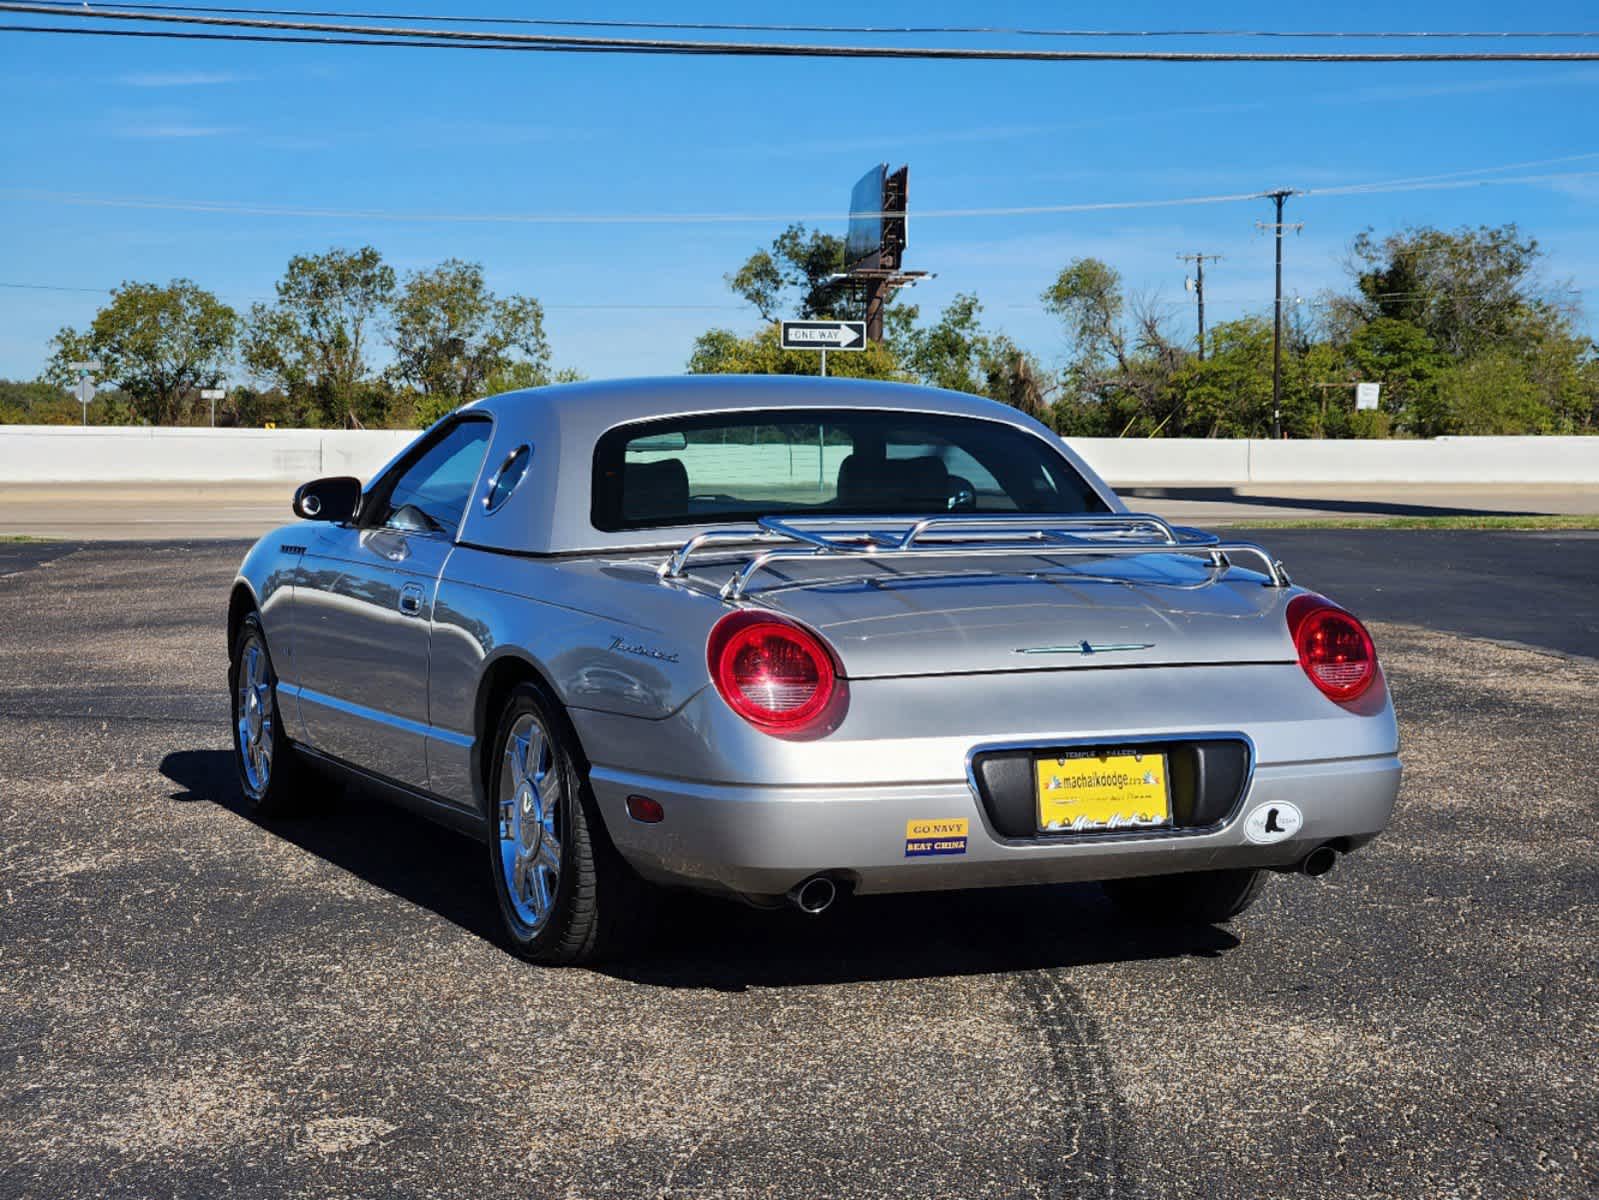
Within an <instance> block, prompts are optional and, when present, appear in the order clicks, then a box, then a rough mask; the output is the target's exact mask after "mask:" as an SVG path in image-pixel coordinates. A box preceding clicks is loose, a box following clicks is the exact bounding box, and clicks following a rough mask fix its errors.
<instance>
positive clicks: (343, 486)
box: [294, 475, 361, 521]
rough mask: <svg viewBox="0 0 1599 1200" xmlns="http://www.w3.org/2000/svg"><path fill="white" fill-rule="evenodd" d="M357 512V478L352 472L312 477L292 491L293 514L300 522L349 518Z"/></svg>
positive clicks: (359, 489)
mask: <svg viewBox="0 0 1599 1200" xmlns="http://www.w3.org/2000/svg"><path fill="white" fill-rule="evenodd" d="M360 511H361V481H360V480H359V479H357V478H355V476H353V475H330V476H329V477H328V478H326V479H313V480H312V481H311V482H310V483H302V484H301V485H300V486H299V487H298V488H296V489H295V490H294V515H295V516H297V517H299V518H300V519H301V520H303V521H350V520H354V519H355V514H356V513H358V512H360Z"/></svg>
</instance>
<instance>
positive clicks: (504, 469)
mask: <svg viewBox="0 0 1599 1200" xmlns="http://www.w3.org/2000/svg"><path fill="white" fill-rule="evenodd" d="M532 461H533V447H531V446H518V447H517V448H516V449H515V450H513V451H511V453H510V454H508V455H507V456H506V458H505V461H504V462H502V463H501V464H500V469H499V470H497V471H495V472H494V474H493V475H492V476H491V477H490V479H489V486H488V490H487V491H486V492H484V493H483V508H484V511H486V512H494V511H495V510H496V509H498V508H499V507H500V505H502V504H504V503H505V501H506V500H507V499H508V498H509V497H510V495H511V493H512V492H514V491H516V485H517V484H519V483H521V482H522V477H523V476H524V475H526V474H527V465H528V463H530V462H532Z"/></svg>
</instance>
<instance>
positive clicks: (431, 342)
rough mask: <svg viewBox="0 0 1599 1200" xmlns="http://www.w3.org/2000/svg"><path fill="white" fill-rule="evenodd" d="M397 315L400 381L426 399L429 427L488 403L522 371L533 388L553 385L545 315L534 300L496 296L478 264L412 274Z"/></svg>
mask: <svg viewBox="0 0 1599 1200" xmlns="http://www.w3.org/2000/svg"><path fill="white" fill-rule="evenodd" d="M393 313H394V316H393V332H392V334H391V337H390V345H391V346H392V347H393V349H394V366H393V368H392V373H393V375H394V376H395V377H396V378H397V379H398V380H400V381H401V382H402V383H404V384H406V385H407V386H409V387H412V388H414V389H416V390H417V391H419V392H421V393H423V396H424V399H423V400H422V401H421V402H419V403H418V406H417V414H418V417H419V418H420V419H422V420H433V419H437V418H438V417H439V416H442V415H443V414H444V413H446V412H448V411H449V410H450V409H452V408H455V407H457V406H458V405H461V404H464V403H465V402H466V401H468V400H471V399H474V398H476V397H477V396H480V395H483V394H484V392H485V389H486V387H487V384H488V381H489V379H490V378H491V377H493V376H495V375H496V374H497V373H500V372H504V371H507V370H509V369H511V368H512V367H513V366H515V365H518V364H520V365H521V367H522V379H524V380H525V381H526V384H527V385H528V386H532V385H536V384H542V383H547V382H549V365H550V346H549V342H548V341H546V340H545V337H544V309H543V308H542V307H541V306H540V305H539V302H538V301H537V300H535V299H533V297H531V296H507V297H504V298H501V297H499V296H496V295H495V294H494V293H493V292H491V291H489V290H488V287H487V286H486V285H485V284H484V282H483V268H482V266H481V265H480V264H478V263H469V262H462V261H460V260H459V259H454V258H452V259H448V260H446V261H445V262H443V263H441V264H439V265H438V266H437V267H434V268H433V269H432V270H428V271H413V272H411V273H410V274H409V275H407V276H406V278H405V283H404V285H403V286H402V287H401V288H400V291H399V294H398V295H397V296H396V297H395V300H394V308H393Z"/></svg>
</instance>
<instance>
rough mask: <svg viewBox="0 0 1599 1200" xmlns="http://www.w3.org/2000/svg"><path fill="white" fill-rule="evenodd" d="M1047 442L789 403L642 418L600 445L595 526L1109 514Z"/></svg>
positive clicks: (983, 424)
mask: <svg viewBox="0 0 1599 1200" xmlns="http://www.w3.org/2000/svg"><path fill="white" fill-rule="evenodd" d="M1104 511H1106V507H1105V504H1104V502H1103V501H1101V500H1100V499H1099V497H1098V496H1097V495H1095V494H1094V491H1093V489H1092V488H1091V487H1089V485H1088V483H1087V481H1086V480H1084V479H1083V477H1082V476H1081V475H1080V474H1078V472H1077V471H1076V470H1075V469H1073V467H1072V465H1071V463H1070V462H1069V461H1068V460H1067V459H1066V458H1065V457H1064V456H1062V455H1061V454H1059V453H1057V452H1056V451H1055V450H1054V449H1053V448H1052V447H1051V446H1050V445H1049V444H1048V443H1047V442H1046V441H1044V440H1043V439H1041V438H1038V437H1035V436H1033V435H1032V434H1030V433H1027V432H1025V431H1023V430H1020V429H1016V428H1014V427H1013V426H1010V425H1006V424H1004V423H1003V422H1000V421H988V420H982V419H979V418H974V417H952V416H942V415H938V414H932V413H905V412H884V411H861V410H857V409H783V410H780V411H765V412H763V411H750V412H740V413H716V414H712V415H709V416H701V417H672V418H666V419H663V420H655V421H641V422H638V423H636V424H632V425H622V426H618V427H617V428H615V429H612V430H609V431H608V432H607V433H606V434H605V435H604V436H603V437H601V438H600V440H599V444H598V445H597V446H596V447H595V451H594V504H593V521H594V525H595V528H597V529H601V530H605V531H607V532H616V531H618V530H624V529H646V528H649V527H651V526H658V525H703V524H709V523H713V522H720V521H738V520H754V519H755V518H757V517H762V516H768V515H778V514H785V513H786V514H790V515H814V516H831V515H856V514H861V515H871V514H877V515H895V516H899V515H904V516H930V515H934V514H939V513H961V512H974V513H1041V514H1072V513H1085V512H1104Z"/></svg>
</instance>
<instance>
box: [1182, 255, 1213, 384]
mask: <svg viewBox="0 0 1599 1200" xmlns="http://www.w3.org/2000/svg"><path fill="white" fill-rule="evenodd" d="M1177 258H1178V260H1179V261H1181V262H1191V263H1193V264H1194V301H1195V303H1197V304H1198V305H1199V361H1200V362H1204V361H1205V260H1206V259H1207V258H1208V259H1209V260H1210V261H1211V262H1213V263H1215V262H1220V261H1221V255H1219V254H1179V255H1178V256H1177Z"/></svg>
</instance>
